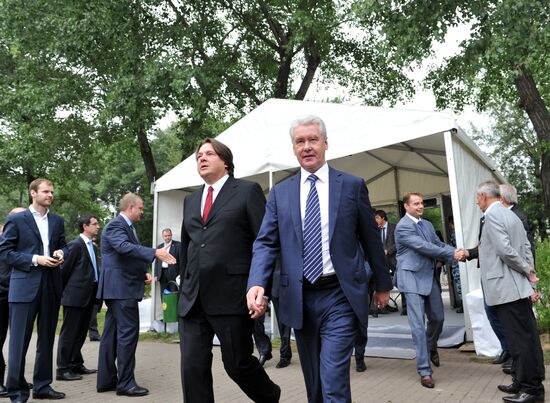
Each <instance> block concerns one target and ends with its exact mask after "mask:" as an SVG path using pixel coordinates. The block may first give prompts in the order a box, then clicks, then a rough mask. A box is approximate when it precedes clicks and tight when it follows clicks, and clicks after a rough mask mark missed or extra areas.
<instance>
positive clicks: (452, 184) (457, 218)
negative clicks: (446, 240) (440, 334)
mask: <svg viewBox="0 0 550 403" xmlns="http://www.w3.org/2000/svg"><path fill="white" fill-rule="evenodd" d="M443 138H444V140H445V151H446V153H445V154H446V156H447V169H448V171H449V189H450V191H451V205H452V208H453V219H454V223H455V237H456V247H457V248H463V247H464V236H463V233H462V227H463V226H462V212H461V209H460V197H459V194H458V182H457V170H456V166H455V163H456V161H455V158H454V153H453V134H452V132H451V131H446V132H444V133H443ZM458 267H459V270H460V285H461V288H462V301H464V296H465V295H466V294H468V293H469V292H470V281H469V278H468V270H467V267H466V263H464V262H459V263H458ZM464 312H465V314H464V325H465V327H466V339H467V340H468V341H472V340H473V331H472V322H471V321H470V315H469V313H468V305H467V304H464Z"/></svg>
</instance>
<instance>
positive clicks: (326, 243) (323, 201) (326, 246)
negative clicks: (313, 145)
mask: <svg viewBox="0 0 550 403" xmlns="http://www.w3.org/2000/svg"><path fill="white" fill-rule="evenodd" d="M328 173H329V169H328V164H327V163H325V164H324V165H323V166H322V167H321V168H319V169H318V170H317V172H314V174H315V175H316V176H317V177H318V178H319V179H317V182H315V186H316V187H317V194H318V195H319V207H320V210H321V243H322V248H323V276H328V275H332V274H334V267H333V265H332V260H330V239H329V238H328V232H329V223H328V208H329V207H328V195H329V189H328V186H329V183H328ZM300 175H301V176H300V213H301V217H302V231H303V230H304V217H305V216H306V202H307V195H308V194H309V189H310V188H311V182H310V181H308V179H307V178H308V177H309V175H311V173H310V172H308V171H306V170H305V169H304V168H301V173H300Z"/></svg>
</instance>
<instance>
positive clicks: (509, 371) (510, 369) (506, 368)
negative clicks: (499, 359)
mask: <svg viewBox="0 0 550 403" xmlns="http://www.w3.org/2000/svg"><path fill="white" fill-rule="evenodd" d="M502 372H504V373H505V374H506V375H512V368H511V367H503V368H502Z"/></svg>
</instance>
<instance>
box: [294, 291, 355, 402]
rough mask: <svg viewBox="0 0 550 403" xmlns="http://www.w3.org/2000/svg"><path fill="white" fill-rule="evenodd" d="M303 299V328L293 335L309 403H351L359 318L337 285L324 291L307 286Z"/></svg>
mask: <svg viewBox="0 0 550 403" xmlns="http://www.w3.org/2000/svg"><path fill="white" fill-rule="evenodd" d="M303 300H304V322H303V327H302V329H299V330H298V329H294V334H295V335H296V344H297V346H298V353H299V354H300V363H301V365H302V372H303V374H304V381H305V384H306V391H307V398H308V402H309V403H321V402H351V387H350V359H351V354H352V351H353V345H354V341H355V335H356V331H357V329H358V323H357V317H356V316H355V313H354V312H353V309H352V308H351V305H350V304H349V301H348V299H347V298H346V296H345V295H344V292H343V291H342V289H341V288H340V285H339V284H338V283H336V285H335V286H332V287H330V288H325V289H309V288H306V287H304V289H303Z"/></svg>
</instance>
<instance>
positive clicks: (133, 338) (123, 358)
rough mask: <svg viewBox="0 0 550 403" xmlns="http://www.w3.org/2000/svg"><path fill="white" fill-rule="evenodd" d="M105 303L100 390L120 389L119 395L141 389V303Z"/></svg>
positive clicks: (100, 357)
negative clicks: (138, 367) (138, 360)
mask: <svg viewBox="0 0 550 403" xmlns="http://www.w3.org/2000/svg"><path fill="white" fill-rule="evenodd" d="M105 303H106V304H107V308H108V309H107V313H106V315H105V327H104V329H103V335H102V336H101V342H100V344H99V359H98V370H97V388H98V389H107V388H112V387H115V386H116V390H117V391H118V392H123V391H127V390H129V389H131V388H133V387H135V386H137V384H136V380H135V378H134V369H135V367H136V348H137V343H138V338H139V309H138V301H137V300H136V299H110V300H105ZM115 360H116V365H115ZM117 366H118V368H117Z"/></svg>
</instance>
